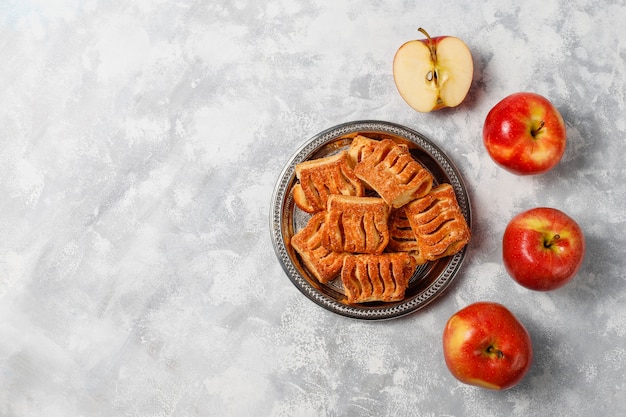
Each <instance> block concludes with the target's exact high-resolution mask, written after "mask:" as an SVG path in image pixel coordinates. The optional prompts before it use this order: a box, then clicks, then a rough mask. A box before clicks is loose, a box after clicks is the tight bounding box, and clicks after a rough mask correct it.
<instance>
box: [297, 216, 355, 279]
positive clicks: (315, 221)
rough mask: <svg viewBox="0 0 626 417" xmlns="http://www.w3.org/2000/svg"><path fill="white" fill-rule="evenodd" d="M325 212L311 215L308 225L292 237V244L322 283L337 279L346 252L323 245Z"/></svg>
mask: <svg viewBox="0 0 626 417" xmlns="http://www.w3.org/2000/svg"><path fill="white" fill-rule="evenodd" d="M324 218H325V213H324V212H319V213H316V214H314V215H313V216H311V218H310V219H309V221H308V223H307V224H306V226H305V227H304V228H303V229H301V230H300V231H299V232H298V233H296V234H295V235H293V237H292V238H291V246H292V247H293V248H294V249H295V251H296V252H298V254H299V255H300V257H301V258H302V261H303V262H304V265H305V266H306V267H307V268H308V269H309V271H310V272H311V273H312V274H313V275H314V276H315V278H317V280H318V281H319V282H321V283H322V284H326V283H327V282H329V281H332V280H333V279H335V278H336V277H337V276H338V275H339V273H340V272H341V267H342V265H343V260H344V258H345V257H346V255H347V254H346V253H343V252H333V251H329V250H328V249H326V248H325V247H324V246H322V226H323V225H324Z"/></svg>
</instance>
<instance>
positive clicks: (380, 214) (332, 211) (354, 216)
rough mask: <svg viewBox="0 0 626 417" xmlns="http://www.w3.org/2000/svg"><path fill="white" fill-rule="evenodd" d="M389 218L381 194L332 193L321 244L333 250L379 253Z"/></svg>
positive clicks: (387, 236) (386, 237) (385, 237)
mask: <svg viewBox="0 0 626 417" xmlns="http://www.w3.org/2000/svg"><path fill="white" fill-rule="evenodd" d="M388 220H389V206H388V205H387V204H386V203H385V201H384V200H383V199H382V198H378V197H354V196H342V195H331V196H330V197H329V198H328V207H327V210H326V218H325V220H324V232H323V235H322V245H324V246H325V247H326V249H328V250H331V251H335V252H352V253H382V252H383V251H384V250H385V247H387V244H388V243H389V228H388V225H387V222H388Z"/></svg>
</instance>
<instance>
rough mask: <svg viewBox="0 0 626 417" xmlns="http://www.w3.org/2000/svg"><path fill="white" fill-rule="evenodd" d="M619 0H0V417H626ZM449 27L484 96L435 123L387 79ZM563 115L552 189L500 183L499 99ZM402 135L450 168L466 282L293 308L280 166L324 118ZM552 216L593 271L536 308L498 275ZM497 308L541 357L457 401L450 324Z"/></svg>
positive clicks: (625, 107) (624, 114)
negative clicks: (405, 310)
mask: <svg viewBox="0 0 626 417" xmlns="http://www.w3.org/2000/svg"><path fill="white" fill-rule="evenodd" d="M624 21H626V4H625V3H624V1H623V0H619V1H612V2H602V1H599V0H573V1H565V0H561V1H552V0H531V1H526V2H523V3H518V2H514V1H512V0H504V1H501V0H486V1H482V2H467V1H447V2H439V3H437V2H432V1H428V2H427V1H410V0H405V1H387V2H382V1H376V0H368V1H356V0H353V1H348V0H336V1H333V2H327V1H323V0H284V1H263V0H262V1H252V0H250V1H246V0H234V1H230V0H228V1H227V0H217V1H215V0H214V1H208V2H207V1H199V0H181V1H162V0H161V1H151V0H140V1H132V2H114V1H108V0H54V1H48V0H24V1H4V2H2V3H0V58H1V60H0V195H1V196H2V199H1V202H0V415H2V416H7V417H9V416H29V417H32V416H46V417H57V416H58V417H69V416H91V417H94V416H249V415H258V416H276V417H278V416H344V415H350V416H357V415H360V416H409V415H419V416H465V415H481V416H502V415H510V416H547V415H550V416H578V415H580V416H588V415H602V416H614V415H619V414H621V412H623V410H624V409H626V400H625V398H626V395H625V394H626V388H625V385H624V384H625V382H624V374H625V373H626V368H625V363H626V342H625V340H626V339H625V337H626V285H625V280H624V272H623V271H624V269H625V268H626V257H624V254H623V248H624V247H625V245H626V237H625V236H626V235H625V233H624V224H625V221H626V208H625V206H624V201H626V185H625V184H626V168H625V166H626V165H624V163H623V157H624V154H625V153H626V143H625V141H624V138H625V135H626V104H625V91H626V79H625V77H626V70H625V64H624V62H625V56H626V49H625V48H626V32H624V31H623V30H622V29H620V28H621V27H622V26H623V22H624ZM419 26H424V27H425V28H426V29H427V30H429V32H430V33H431V35H433V36H436V35H442V34H448V35H454V36H458V37H460V38H462V39H464V40H465V41H466V43H467V44H468V45H469V47H470V48H471V50H472V53H473V56H474V62H475V77H474V83H473V85H472V89H471V91H470V95H469V97H468V98H467V99H466V101H465V102H464V103H463V104H462V105H461V106H460V107H458V108H456V109H451V110H442V111H438V112H435V113H432V114H419V113H416V112H415V111H413V110H411V109H410V108H409V107H408V106H407V105H406V104H405V103H404V102H403V101H402V99H401V98H400V95H399V94H398V93H397V90H396V88H395V86H394V84H393V78H392V74H391V63H392V59H393V55H394V53H395V51H396V50H397V48H398V47H399V46H400V45H401V44H402V43H403V42H405V41H407V40H409V39H414V38H417V37H418V36H420V35H419V34H418V32H417V27H419ZM523 90H528V91H534V92H537V93H540V94H542V95H544V96H546V97H548V98H549V99H550V100H551V101H552V102H553V103H554V104H555V105H556V106H557V107H558V108H559V110H560V111H561V113H562V114H563V116H564V119H565V120H566V125H567V128H568V137H569V143H568V148H567V151H566V153H565V156H564V158H563V160H562V162H561V164H560V165H559V166H558V167H557V168H555V169H554V170H553V171H551V172H549V173H547V174H545V175H542V176H539V177H516V176H514V175H511V174H508V173H506V172H505V171H504V170H502V169H500V168H498V167H496V166H495V164H494V163H493V162H492V161H491V160H490V159H489V157H488V155H487V153H486V152H485V150H484V148H483V145H482V139H481V130H482V124H483V121H484V118H485V116H486V114H487V112H488V111H489V109H490V108H491V107H492V106H493V105H494V104H495V103H496V102H497V101H499V100H500V99H501V98H503V97H504V96H505V95H508V94H510V93H513V92H516V91H523ZM362 119H377V120H386V121H390V122H395V123H400V124H403V125H406V126H408V127H410V128H413V129H416V130H419V131H420V132H422V133H424V134H425V135H427V136H428V137H430V138H431V139H432V140H433V141H435V142H436V143H437V144H438V145H439V146H440V147H441V148H442V149H443V150H444V151H445V152H446V153H447V154H448V155H449V156H450V157H451V158H452V159H453V160H454V161H455V163H456V164H457V165H458V167H459V169H460V170H461V172H462V174H463V176H464V178H465V181H466V183H467V186H468V189H469V192H470V195H471V198H472V208H473V214H474V238H473V240H472V242H471V245H470V247H469V253H468V257H467V259H466V262H465V264H464V267H463V269H462V271H461V273H460V274H459V275H458V277H457V279H456V280H455V282H454V284H453V285H452V286H451V287H450V288H449V289H448V290H447V291H446V293H445V294H444V295H443V296H442V297H441V298H439V299H438V300H437V301H436V302H435V303H433V304H431V305H429V306H428V308H426V309H424V310H421V311H419V312H416V313H414V314H411V315H409V316H407V317H404V318H401V319H397V320H392V321H383V322H362V321H357V320H352V319H347V318H344V317H340V316H338V315H335V314H333V313H330V312H328V311H326V310H324V309H322V308H320V307H318V306H317V305H315V304H314V303H312V302H311V301H309V300H308V299H307V298H306V297H304V296H303V295H302V294H301V293H300V292H299V291H298V290H297V289H296V288H295V287H294V286H293V285H292V284H291V282H290V281H289V279H288V278H287V276H286V275H285V274H284V272H283V271H282V269H281V267H280V265H279V263H278V261H277V259H276V256H275V254H274V252H273V249H272V243H271V239H270V234H269V218H268V216H269V213H270V208H271V207H270V205H271V194H272V191H273V188H274V185H275V183H276V181H277V179H278V176H279V174H280V172H281V170H282V168H283V166H284V165H285V164H286V163H287V161H288V160H289V158H290V157H291V155H292V154H293V153H294V152H295V151H296V150H297V149H298V147H299V146H301V145H302V144H303V143H304V142H305V141H306V140H307V139H308V138H310V137H311V136H313V135H314V134H316V133H317V132H319V131H321V130H324V129H326V128H328V127H331V126H333V125H336V124H339V123H343V122H347V121H352V120H362ZM539 205H548V206H553V207H557V208H560V209H562V210H563V211H566V212H567V213H568V214H570V215H571V216H572V217H574V218H575V219H577V220H578V222H579V223H580V225H581V226H582V228H583V229H584V231H585V233H586V236H587V244H588V252H587V258H586V261H585V263H584V265H583V268H582V270H581V272H580V273H579V274H578V276H577V277H576V279H575V280H574V281H573V282H572V283H571V284H569V285H568V286H567V287H565V288H563V289H560V290H557V291H554V292H551V293H534V292H530V291H528V290H524V289H522V288H521V287H519V286H517V285H516V284H514V283H513V281H512V280H511V279H510V278H509V277H508V275H507V274H506V272H505V271H504V269H503V266H502V262H501V259H500V254H499V251H500V238H501V234H502V232H503V230H504V227H505V225H506V223H507V222H508V220H509V219H510V218H511V217H513V215H514V214H516V213H517V212H520V211H522V210H524V209H527V208H531V207H534V206H539ZM478 300H492V301H498V302H501V303H504V304H506V305H507V306H508V307H509V308H510V309H511V310H512V311H513V312H514V313H515V314H516V315H518V317H519V318H520V319H521V320H522V321H523V322H524V323H525V325H526V326H527V328H528V329H529V331H530V333H531V337H532V339H533V343H534V345H535V350H536V352H535V353H536V354H535V362H534V365H533V367H532V369H531V371H530V373H529V374H528V376H527V378H526V379H525V380H524V381H523V382H522V383H521V384H520V385H518V386H517V387H515V388H513V389H512V390H509V391H506V392H490V391H484V390H479V389H476V388H473V387H469V386H464V385H461V384H460V383H458V382H456V380H454V379H453V378H452V376H451V375H450V374H449V373H448V371H447V369H446V368H445V365H444V363H443V359H442V353H441V348H440V338H441V332H442V329H443V325H444V324H445V322H446V320H447V319H448V317H449V316H450V315H451V314H453V313H454V312H455V311H456V310H458V309H459V308H461V307H464V306H465V305H467V304H469V303H471V302H474V301H478Z"/></svg>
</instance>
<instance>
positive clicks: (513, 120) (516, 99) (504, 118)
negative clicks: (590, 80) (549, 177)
mask: <svg viewBox="0 0 626 417" xmlns="http://www.w3.org/2000/svg"><path fill="white" fill-rule="evenodd" d="M566 141H567V133H566V130H565V123H564V122H563V118H562V117H561V113H559V111H558V110H557V109H556V107H554V106H553V105H552V103H550V101H548V99H546V98H545V97H543V96H540V95H539V94H535V93H528V92H521V93H515V94H511V95H510V96H508V97H506V98H504V99H503V100H502V101H500V102H499V103H498V104H496V105H495V106H494V107H493V108H492V109H491V110H490V111H489V113H488V114H487V118H486V119H485V123H484V126H483V143H484V145H485V148H486V149H487V152H488V153H489V155H490V156H491V158H492V159H493V160H494V161H495V162H496V163H497V164H498V165H500V166H501V167H503V168H504V169H506V170H508V171H510V172H512V173H514V174H517V175H531V174H541V173H544V172H546V171H548V170H550V169H552V168H553V167H554V166H555V165H556V164H558V163H559V161H560V160H561V157H562V156H563V153H564V152H565V145H566Z"/></svg>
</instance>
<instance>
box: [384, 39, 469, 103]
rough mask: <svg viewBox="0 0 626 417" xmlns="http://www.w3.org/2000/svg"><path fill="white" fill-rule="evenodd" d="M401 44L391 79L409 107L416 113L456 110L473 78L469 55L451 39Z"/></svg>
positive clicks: (463, 44)
mask: <svg viewBox="0 0 626 417" xmlns="http://www.w3.org/2000/svg"><path fill="white" fill-rule="evenodd" d="M418 30H419V31H420V32H421V33H423V34H424V35H425V36H426V39H417V40H411V41H408V42H406V43H404V44H403V45H402V46H400V48H399V49H398V51H397V52H396V55H395V57H394V59H393V79H394V82H395V84H396V87H397V88H398V92H399V93H400V95H401V96H402V98H403V99H404V101H406V102H407V104H408V105H409V106H411V107H412V108H413V109H415V110H417V111H419V112H423V113H426V112H429V111H432V110H437V109H441V108H443V107H456V106H458V105H459V104H461V102H462V101H463V100H464V99H465V97H466V96H467V93H468V92H469V89H470V86H471V84H472V77H473V76H474V61H473V60H472V54H471V52H470V50H469V48H468V47H467V45H466V44H465V42H463V41H462V40H460V39H459V38H456V37H454V36H439V37H435V38H431V37H430V35H428V32H426V31H425V30H424V29H422V28H419V29H418Z"/></svg>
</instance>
